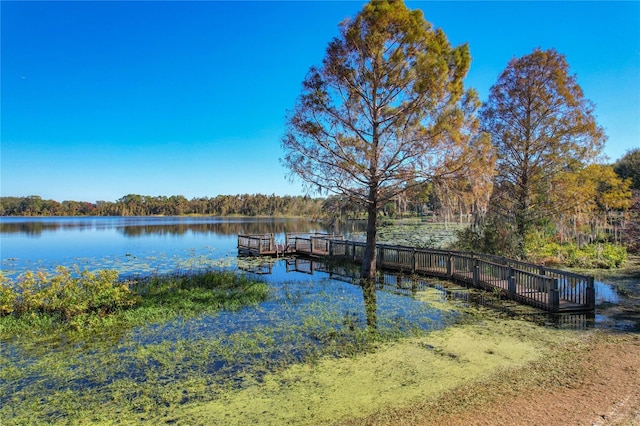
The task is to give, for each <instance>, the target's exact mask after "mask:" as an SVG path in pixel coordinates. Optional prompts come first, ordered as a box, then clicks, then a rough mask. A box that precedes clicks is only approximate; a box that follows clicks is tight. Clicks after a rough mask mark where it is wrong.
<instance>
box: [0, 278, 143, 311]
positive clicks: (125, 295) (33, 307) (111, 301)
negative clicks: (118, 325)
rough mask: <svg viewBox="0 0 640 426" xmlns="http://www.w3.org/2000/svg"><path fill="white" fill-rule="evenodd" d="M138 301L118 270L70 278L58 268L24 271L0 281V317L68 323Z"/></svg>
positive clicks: (130, 305) (129, 305)
mask: <svg viewBox="0 0 640 426" xmlns="http://www.w3.org/2000/svg"><path fill="white" fill-rule="evenodd" d="M139 301H140V300H139V298H138V297H137V296H136V295H135V294H134V293H133V292H132V291H131V290H130V288H129V283H128V282H122V281H120V280H119V279H118V272H117V271H113V270H102V271H98V272H95V273H92V272H89V271H87V270H84V271H82V272H80V273H79V274H77V275H73V274H72V273H71V271H70V270H69V269H68V268H65V267H62V266H59V267H57V268H56V273H55V274H47V273H44V272H41V271H40V272H37V273H33V272H31V271H27V272H25V273H24V274H22V275H20V276H19V277H18V279H17V281H16V282H13V281H11V280H7V279H4V278H3V281H2V288H1V290H0V314H2V315H10V314H13V315H15V316H22V315H25V314H30V313H46V314H51V315H54V316H59V317H60V318H62V319H64V320H69V319H71V318H73V317H76V316H78V315H80V314H84V313H92V312H98V313H99V314H100V315H106V314H108V313H111V312H114V311H116V310H118V309H123V308H130V307H132V306H135V305H136V304H138V303H139Z"/></svg>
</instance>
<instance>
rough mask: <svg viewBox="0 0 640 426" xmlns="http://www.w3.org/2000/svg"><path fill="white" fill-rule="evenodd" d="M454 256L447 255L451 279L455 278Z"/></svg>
mask: <svg viewBox="0 0 640 426" xmlns="http://www.w3.org/2000/svg"><path fill="white" fill-rule="evenodd" d="M453 272H454V271H453V254H451V253H448V254H447V276H448V277H449V278H451V277H453Z"/></svg>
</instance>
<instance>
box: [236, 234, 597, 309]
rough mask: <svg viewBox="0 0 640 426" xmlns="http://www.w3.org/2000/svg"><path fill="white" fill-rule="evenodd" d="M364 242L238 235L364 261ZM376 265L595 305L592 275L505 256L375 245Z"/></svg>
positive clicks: (241, 241)
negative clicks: (281, 240) (276, 240)
mask: <svg viewBox="0 0 640 426" xmlns="http://www.w3.org/2000/svg"><path fill="white" fill-rule="evenodd" d="M364 248H365V243H363V242H357V241H346V240H344V238H343V237H342V236H336V235H329V234H287V235H286V238H285V242H284V243H281V244H277V243H276V242H275V241H274V237H273V235H271V234H269V235H251V236H249V235H239V236H238V251H239V253H241V254H249V255H254V256H279V255H302V256H309V257H316V258H334V259H343V260H348V261H352V262H361V261H362V258H363V256H364ZM376 253H377V266H378V268H380V269H388V270H395V271H399V272H402V273H407V274H418V275H425V276H432V277H440V278H445V279H449V280H452V281H457V282H461V283H465V284H469V285H472V286H474V287H478V288H483V289H485V290H489V291H496V292H499V293H500V294H502V295H504V296H505V297H507V298H509V299H512V300H515V301H518V302H521V303H524V304H527V305H531V306H535V307H537V308H540V309H544V310H546V311H549V312H554V313H559V312H577V311H593V310H595V287H594V280H593V277H591V276H586V275H580V274H574V273H572V272H567V271H562V270H559V269H552V268H547V267H545V266H542V265H535V264H531V263H526V262H520V261H517V260H513V259H507V258H504V257H498V256H490V255H484V254H479V253H469V252H457V251H446V250H435V249H418V248H414V247H405V246H393V245H385V244H378V245H377V250H376Z"/></svg>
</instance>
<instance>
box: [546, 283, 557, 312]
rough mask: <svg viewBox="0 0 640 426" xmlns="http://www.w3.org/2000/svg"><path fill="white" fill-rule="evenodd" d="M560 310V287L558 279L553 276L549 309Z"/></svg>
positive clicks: (550, 286) (550, 284) (552, 310)
mask: <svg viewBox="0 0 640 426" xmlns="http://www.w3.org/2000/svg"><path fill="white" fill-rule="evenodd" d="M559 310H560V289H559V288H558V279H557V278H551V279H550V282H549V311H551V312H558V311H559Z"/></svg>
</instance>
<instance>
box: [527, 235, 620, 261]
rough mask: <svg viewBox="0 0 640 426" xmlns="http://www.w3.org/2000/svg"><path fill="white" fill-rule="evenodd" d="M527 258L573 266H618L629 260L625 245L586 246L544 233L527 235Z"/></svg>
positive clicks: (603, 244) (593, 244)
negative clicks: (555, 239)
mask: <svg viewBox="0 0 640 426" xmlns="http://www.w3.org/2000/svg"><path fill="white" fill-rule="evenodd" d="M525 250H526V253H527V258H528V259H529V260H532V261H535V262H541V263H545V264H559V265H564V266H568V267H571V268H604V269H611V268H618V267H620V266H622V265H623V264H624V262H625V261H626V260H627V250H626V248H625V247H624V246H621V245H617V244H611V243H608V242H595V243H591V244H587V245H585V246H578V245H577V244H574V243H568V242H565V243H559V242H557V241H554V240H553V239H552V238H550V237H545V236H544V235H542V233H531V234H529V235H528V236H527V239H526V245H525Z"/></svg>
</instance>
